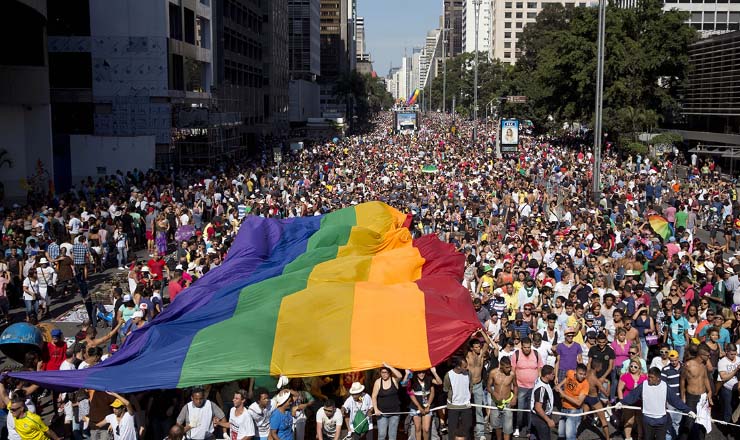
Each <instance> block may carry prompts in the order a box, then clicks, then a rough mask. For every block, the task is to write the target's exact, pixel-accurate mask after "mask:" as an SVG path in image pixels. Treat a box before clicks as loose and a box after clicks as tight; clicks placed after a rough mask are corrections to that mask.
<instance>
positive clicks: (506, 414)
mask: <svg viewBox="0 0 740 440" xmlns="http://www.w3.org/2000/svg"><path fill="white" fill-rule="evenodd" d="M488 392H489V393H490V394H491V406H493V407H494V409H492V410H491V427H492V428H493V429H495V430H496V439H497V440H502V439H501V435H502V434H503V440H509V439H510V438H511V434H512V433H514V412H513V411H504V408H516V404H517V402H516V396H517V393H518V392H519V388H518V386H517V384H516V373H514V372H513V371H512V369H511V358H509V357H503V358H501V361H500V362H499V365H498V368H496V369H495V370H491V372H490V373H488Z"/></svg>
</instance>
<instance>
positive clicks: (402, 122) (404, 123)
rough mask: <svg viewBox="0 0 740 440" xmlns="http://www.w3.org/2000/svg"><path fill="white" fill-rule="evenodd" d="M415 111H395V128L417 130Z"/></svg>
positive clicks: (398, 129)
mask: <svg viewBox="0 0 740 440" xmlns="http://www.w3.org/2000/svg"><path fill="white" fill-rule="evenodd" d="M417 129H418V125H417V117H416V112H397V113H396V130H397V131H401V130H417Z"/></svg>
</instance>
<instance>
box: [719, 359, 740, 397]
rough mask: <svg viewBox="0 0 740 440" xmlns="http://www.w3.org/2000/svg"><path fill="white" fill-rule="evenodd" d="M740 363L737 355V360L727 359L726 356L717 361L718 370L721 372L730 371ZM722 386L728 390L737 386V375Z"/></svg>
mask: <svg viewBox="0 0 740 440" xmlns="http://www.w3.org/2000/svg"><path fill="white" fill-rule="evenodd" d="M738 365H740V358H738V357H737V356H735V361H734V362H731V361H730V360H729V359H727V356H725V357H723V358H722V359H720V360H719V362H718V363H717V371H718V372H719V373H722V372H724V373H727V372H728V371H732V370H734V369H735V367H737V366H738ZM722 386H723V387H725V388H727V389H728V390H732V389H733V388H735V387H736V386H737V377H735V376H733V377H731V378H730V380H728V381H727V382H725V383H724V385H722Z"/></svg>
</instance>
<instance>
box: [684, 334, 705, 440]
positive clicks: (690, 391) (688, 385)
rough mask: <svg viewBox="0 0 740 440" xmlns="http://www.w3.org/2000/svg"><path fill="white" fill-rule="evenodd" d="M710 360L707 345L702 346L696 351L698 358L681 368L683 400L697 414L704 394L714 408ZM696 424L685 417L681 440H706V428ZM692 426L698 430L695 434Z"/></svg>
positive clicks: (692, 359) (691, 419)
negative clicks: (708, 364) (709, 370)
mask: <svg viewBox="0 0 740 440" xmlns="http://www.w3.org/2000/svg"><path fill="white" fill-rule="evenodd" d="M708 360H709V347H708V346H707V345H706V344H701V345H700V346H699V348H698V349H697V350H696V356H695V357H692V358H691V359H689V360H688V361H686V363H684V365H683V367H682V368H681V378H680V382H679V390H680V393H681V400H683V401H684V402H686V405H687V406H688V407H689V408H691V410H692V411H693V412H695V413H698V411H697V410H698V408H697V404H698V403H699V400H700V399H701V395H702V394H704V393H706V394H707V400H708V401H709V405H710V406H712V382H711V380H710V379H709V374H707V361H708ZM694 422H695V420H694V419H693V418H691V417H685V416H684V418H683V420H682V421H681V427H680V433H679V439H680V440H686V439H688V438H689V435H690V434H691V438H692V439H698V440H704V436H705V435H706V433H705V432H704V428H703V427H702V426H701V425H700V424H698V423H694ZM692 425H693V429H694V430H696V431H695V433H694V432H692Z"/></svg>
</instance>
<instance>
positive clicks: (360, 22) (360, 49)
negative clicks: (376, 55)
mask: <svg viewBox="0 0 740 440" xmlns="http://www.w3.org/2000/svg"><path fill="white" fill-rule="evenodd" d="M355 29H356V32H357V35H356V41H357V61H369V60H370V54H369V53H367V47H366V46H365V17H357V25H356V26H355Z"/></svg>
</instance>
